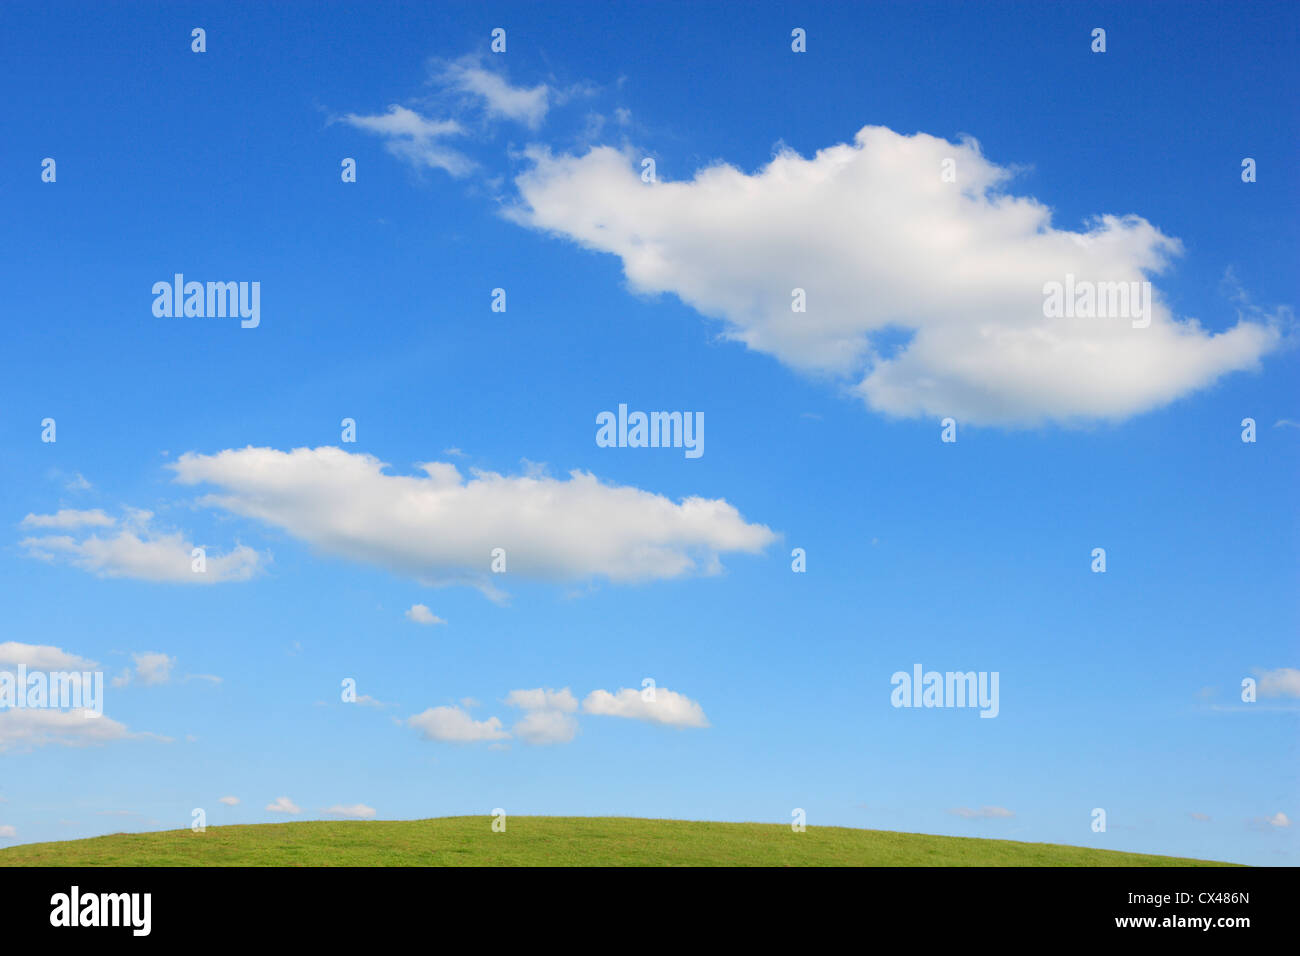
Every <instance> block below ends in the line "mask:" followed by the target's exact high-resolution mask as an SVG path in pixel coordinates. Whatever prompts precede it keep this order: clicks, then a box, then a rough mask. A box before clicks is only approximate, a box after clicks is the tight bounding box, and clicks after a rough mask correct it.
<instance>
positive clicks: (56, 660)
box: [0, 641, 96, 671]
mask: <svg viewBox="0 0 1300 956" xmlns="http://www.w3.org/2000/svg"><path fill="white" fill-rule="evenodd" d="M20 665H21V666H23V667H26V668H27V669H29V670H37V671H78V670H89V669H92V668H94V667H95V666H96V665H95V662H94V661H88V660H86V659H85V658H84V657H78V656H77V655H76V654H69V653H68V652H67V651H64V650H62V649H61V648H58V647H53V646H51V645H49V644H20V643H19V642H18V641H5V642H4V643H0V666H4V667H18V666H20Z"/></svg>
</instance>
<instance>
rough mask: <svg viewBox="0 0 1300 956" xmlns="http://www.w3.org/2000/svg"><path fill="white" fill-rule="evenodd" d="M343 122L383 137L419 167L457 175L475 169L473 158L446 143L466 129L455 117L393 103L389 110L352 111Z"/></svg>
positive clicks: (393, 150) (387, 146) (395, 151)
mask: <svg viewBox="0 0 1300 956" xmlns="http://www.w3.org/2000/svg"><path fill="white" fill-rule="evenodd" d="M339 121H340V122H343V123H347V124H348V125H349V126H353V127H355V128H357V129H360V130H364V131H366V132H367V133H374V134H375V135H376V136H380V137H382V138H383V140H384V148H385V149H387V150H388V151H389V152H390V153H392V154H393V155H394V156H399V157H401V158H403V159H405V160H407V161H408V162H411V163H413V164H414V165H416V166H428V167H430V168H433V169H442V170H446V171H447V172H448V173H450V174H451V175H453V176H465V175H467V174H468V173H469V172H471V171H472V170H473V169H474V162H473V160H471V159H470V158H469V157H468V156H466V155H464V154H463V153H461V152H459V151H458V150H455V149H452V148H451V147H449V146H446V145H444V144H443V143H442V140H443V139H445V138H446V137H448V136H459V135H461V134H463V133H464V132H465V130H464V128H463V127H462V126H461V125H460V123H458V122H456V121H455V120H434V119H429V118H428V117H425V116H421V115H420V114H419V113H416V112H415V111H414V110H410V109H407V108H406V107H405V106H397V105H393V106H390V107H388V112H387V113H380V114H378V115H374V116H360V115H358V114H356V113H348V114H347V115H345V116H341V117H339Z"/></svg>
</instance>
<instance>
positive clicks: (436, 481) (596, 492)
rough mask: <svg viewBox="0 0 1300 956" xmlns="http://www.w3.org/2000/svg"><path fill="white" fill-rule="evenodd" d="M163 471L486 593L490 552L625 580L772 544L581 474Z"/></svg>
mask: <svg viewBox="0 0 1300 956" xmlns="http://www.w3.org/2000/svg"><path fill="white" fill-rule="evenodd" d="M593 422H594V417H593ZM593 429H594V426H593ZM593 433H594V431H593ZM169 467H171V468H174V469H175V471H176V477H177V480H178V481H180V482H182V483H184V484H197V483H199V482H209V483H211V484H214V485H217V486H219V487H220V488H221V490H222V493H221V494H214V495H209V496H207V497H205V498H203V499H202V501H203V503H205V504H208V505H213V506H216V507H220V508H224V509H226V510H227V511H231V512H234V513H236V514H240V515H244V516H246V517H250V518H255V519H258V520H260V521H264V522H267V523H268V524H271V525H274V526H276V527H278V528H282V529H284V530H285V531H287V532H288V533H290V534H292V535H293V536H295V537H297V538H300V539H302V540H304V541H307V542H308V543H310V544H312V545H314V546H316V547H317V548H320V549H321V550H322V551H325V552H328V553H331V554H335V555H340V556H343V557H346V558H350V559H352V560H356V561H364V562H368V563H373V564H378V565H381V566H384V567H387V568H389V569H391V570H394V571H397V572H399V573H402V574H408V575H412V576H414V577H416V578H418V579H419V580H421V581H423V582H425V583H429V584H472V585H475V586H477V587H479V588H480V589H482V590H484V591H485V593H488V594H495V593H496V592H495V590H494V588H493V584H492V580H491V579H492V578H493V577H495V576H494V575H492V574H491V573H490V571H489V568H490V562H491V560H492V559H491V555H492V552H493V550H494V549H496V548H502V549H504V550H505V553H506V560H507V571H508V573H509V574H511V575H521V576H523V577H530V578H541V579H549V580H563V579H583V578H588V577H594V576H604V577H606V578H609V579H611V580H614V581H620V582H627V581H641V580H647V579H654V578H672V577H677V576H680V575H684V574H688V573H692V572H701V571H702V572H705V573H712V572H716V571H718V570H719V569H720V567H721V562H720V560H719V555H720V554H722V553H723V552H731V551H740V552H746V553H751V554H752V553H757V552H760V551H762V549H763V548H764V547H765V546H766V545H767V544H768V543H770V542H771V541H773V540H774V539H775V537H776V536H775V535H774V534H773V533H772V532H771V531H770V530H769V529H768V528H766V527H764V526H762V525H757V524H748V523H746V522H745V520H744V519H743V518H742V517H741V516H740V514H739V512H738V511H737V510H736V509H735V507H733V506H732V505H730V504H728V503H727V502H726V501H724V500H722V499H712V500H711V499H706V498H686V499H684V500H683V501H681V502H680V503H674V502H672V501H671V500H669V499H668V498H665V497H663V496H662V495H657V494H652V493H650V492H647V491H642V490H640V489H638V488H632V487H628V486H615V485H607V484H602V483H601V482H600V481H599V480H598V479H597V478H596V477H595V476H594V475H592V474H589V473H586V472H581V471H574V472H571V473H570V477H569V479H568V480H559V479H555V478H547V477H544V476H516V477H511V476H504V475H499V474H496V473H493V472H485V471H478V470H475V471H473V472H472V475H473V477H472V478H469V479H466V478H464V477H463V476H462V475H461V474H460V472H459V471H458V470H457V468H456V466H455V465H452V464H449V463H445V462H434V463H429V464H423V465H421V466H420V468H421V469H422V470H423V472H424V475H423V476H408V475H390V474H385V473H384V472H385V469H386V468H387V467H388V466H387V465H386V464H384V463H383V462H381V461H379V460H378V459H377V458H374V457H373V456H371V455H365V454H359V453H356V454H353V453H349V452H346V451H343V450H342V449H340V448H333V447H322V448H315V449H311V448H296V449H294V450H293V451H290V452H282V451H278V450H276V449H274V448H252V447H248V448H243V449H239V450H227V451H222V452H219V453H218V454H215V455H199V454H195V453H193V452H187V453H186V454H184V455H182V456H181V458H180V459H179V460H178V461H177V462H175V463H174V464H173V465H171V466H169Z"/></svg>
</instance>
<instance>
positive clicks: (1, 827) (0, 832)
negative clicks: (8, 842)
mask: <svg viewBox="0 0 1300 956" xmlns="http://www.w3.org/2000/svg"><path fill="white" fill-rule="evenodd" d="M17 835H18V831H17V830H16V829H14V828H13V827H11V826H10V825H9V824H7V823H6V824H0V837H6V838H11V839H12V838H13V837H16V836H17Z"/></svg>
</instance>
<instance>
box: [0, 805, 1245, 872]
mask: <svg viewBox="0 0 1300 956" xmlns="http://www.w3.org/2000/svg"><path fill="white" fill-rule="evenodd" d="M1225 865H1228V864H1220V863H1212V862H1207V861H1204V860H1184V859H1179V858H1177V857H1171V856H1145V855H1142V854H1138V853H1119V852H1115V851H1112V850H1094V849H1089V848H1085V847H1076V846H1061V845H1059V844H1052V843H1015V842H1012V841H1010V840H976V839H969V838H966V837H946V836H929V835H926V834H920V833H892V832H889V831H886V830H852V829H848V828H845V827H809V828H808V829H807V831H806V832H804V833H795V832H793V831H792V830H791V829H790V827H789V825H783V824H773V823H696V822H690V821H684V820H640V819H635V818H627V817H510V818H509V821H508V825H507V828H506V832H504V833H493V832H492V830H491V820H490V818H489V817H486V816H477V817H441V818H438V819H433V820H394V821H367V822H355V821H348V822H305V823H265V824H258V825H255V826H230V827H209V828H208V830H207V832H206V833H193V832H191V831H189V830H168V831H164V832H161V833H117V834H113V835H112V836H103V837H95V838H93V839H89V840H69V841H67V842H62V843H32V844H28V845H26V846H16V847H10V848H8V849H4V850H0V866H1225Z"/></svg>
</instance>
